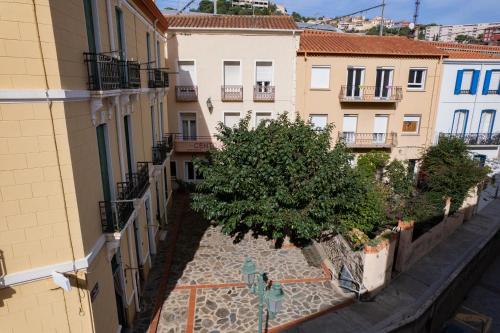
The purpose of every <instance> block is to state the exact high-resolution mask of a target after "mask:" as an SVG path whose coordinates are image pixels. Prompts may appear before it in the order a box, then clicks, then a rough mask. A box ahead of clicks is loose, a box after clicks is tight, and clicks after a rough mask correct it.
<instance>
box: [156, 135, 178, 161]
mask: <svg viewBox="0 0 500 333" xmlns="http://www.w3.org/2000/svg"><path fill="white" fill-rule="evenodd" d="M173 145H174V139H173V134H166V135H165V136H164V137H163V140H162V141H157V142H156V145H154V146H153V164H154V165H162V164H163V162H165V160H166V159H167V156H168V154H169V153H170V152H171V151H172V148H173Z"/></svg>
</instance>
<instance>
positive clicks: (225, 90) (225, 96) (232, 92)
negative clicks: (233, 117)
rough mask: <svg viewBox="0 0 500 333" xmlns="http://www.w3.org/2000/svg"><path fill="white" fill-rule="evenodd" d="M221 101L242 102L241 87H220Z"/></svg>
mask: <svg viewBox="0 0 500 333" xmlns="http://www.w3.org/2000/svg"><path fill="white" fill-rule="evenodd" d="M221 99H222V101H223V102H241V101H243V86H222V87H221Z"/></svg>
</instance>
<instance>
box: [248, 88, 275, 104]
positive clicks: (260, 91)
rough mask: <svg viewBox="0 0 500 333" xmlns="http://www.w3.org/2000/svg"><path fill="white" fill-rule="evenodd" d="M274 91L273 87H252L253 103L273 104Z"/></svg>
mask: <svg viewBox="0 0 500 333" xmlns="http://www.w3.org/2000/svg"><path fill="white" fill-rule="evenodd" d="M275 90H276V89H275V87H274V86H254V87H253V100H254V101H255V102H274V98H275V97H274V95H275Z"/></svg>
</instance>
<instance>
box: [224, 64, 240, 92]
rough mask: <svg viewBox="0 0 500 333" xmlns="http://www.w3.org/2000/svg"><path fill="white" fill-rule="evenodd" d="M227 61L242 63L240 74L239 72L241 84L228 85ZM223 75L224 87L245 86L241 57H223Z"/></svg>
mask: <svg viewBox="0 0 500 333" xmlns="http://www.w3.org/2000/svg"><path fill="white" fill-rule="evenodd" d="M226 62H238V63H239V64H240V66H239V67H240V74H239V76H240V77H239V79H240V80H239V81H240V84H235V85H226V71H225V63H226ZM221 70H222V73H221V75H222V77H221V82H222V84H221V86H223V87H226V86H229V87H230V86H243V60H241V59H222V68H221Z"/></svg>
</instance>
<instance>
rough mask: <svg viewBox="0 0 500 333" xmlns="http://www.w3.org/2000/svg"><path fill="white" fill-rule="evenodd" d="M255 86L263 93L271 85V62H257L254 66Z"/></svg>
mask: <svg viewBox="0 0 500 333" xmlns="http://www.w3.org/2000/svg"><path fill="white" fill-rule="evenodd" d="M255 85H256V86H257V87H259V89H262V91H261V92H265V87H269V86H272V85H273V63H272V61H257V62H256V64H255Z"/></svg>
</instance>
